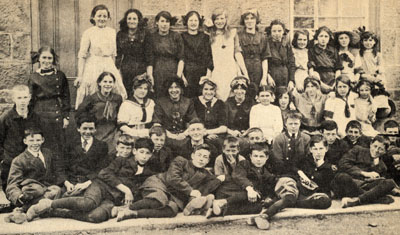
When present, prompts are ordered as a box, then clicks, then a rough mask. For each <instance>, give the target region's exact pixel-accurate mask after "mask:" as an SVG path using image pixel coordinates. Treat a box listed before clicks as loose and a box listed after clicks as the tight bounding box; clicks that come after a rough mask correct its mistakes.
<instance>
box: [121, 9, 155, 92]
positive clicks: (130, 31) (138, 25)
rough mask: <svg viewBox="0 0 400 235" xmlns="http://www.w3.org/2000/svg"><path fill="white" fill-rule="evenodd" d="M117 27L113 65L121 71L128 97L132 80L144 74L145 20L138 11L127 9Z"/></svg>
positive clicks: (146, 37)
mask: <svg viewBox="0 0 400 235" xmlns="http://www.w3.org/2000/svg"><path fill="white" fill-rule="evenodd" d="M119 25H120V29H121V30H120V31H119V32H118V33H117V57H116V59H115V65H116V66H117V68H118V69H119V70H120V71H121V75H122V80H123V82H124V86H125V88H126V90H127V93H128V97H130V96H131V95H132V82H133V79H134V78H135V77H136V76H137V75H140V74H143V73H145V72H146V56H145V51H146V50H147V49H146V47H147V46H148V43H147V42H148V40H147V39H148V35H147V33H146V30H145V27H146V25H147V19H146V18H143V15H142V13H141V12H140V11H139V10H137V9H129V10H127V11H126V12H125V15H124V18H123V19H122V20H121V21H120V22H119Z"/></svg>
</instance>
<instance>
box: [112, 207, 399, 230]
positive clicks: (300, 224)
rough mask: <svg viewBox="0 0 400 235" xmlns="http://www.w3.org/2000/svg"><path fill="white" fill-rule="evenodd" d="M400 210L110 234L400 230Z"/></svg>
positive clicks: (232, 222) (244, 221) (235, 222)
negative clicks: (264, 225) (267, 225)
mask: <svg viewBox="0 0 400 235" xmlns="http://www.w3.org/2000/svg"><path fill="white" fill-rule="evenodd" d="M399 218H400V211H394V212H373V213H361V214H345V215H343V214H342V215H327V216H316V217H309V218H289V219H279V220H275V221H272V223H271V229H270V230H268V231H261V230H258V229H257V228H256V227H251V226H248V225H247V224H246V220H238V221H230V222H225V223H219V224H209V225H195V226H188V225H182V226H181V227H178V228H175V229H170V230H169V229H163V230H159V229H156V230H140V229H137V228H136V230H128V231H126V232H118V233H107V234H113V235H114V234H115V235H117V234H143V235H147V234H174V235H175V234H177V235H203V234H207V235H222V234H230V235H236V234H237V235H243V234H246V235H253V234H254V235H255V234H260V233H261V232H262V233H263V234H285V235H291V234H293V235H298V234H312V235H316V234H324V235H331V234H332V235H336V234H385V235H386V234H399V231H400V223H399Z"/></svg>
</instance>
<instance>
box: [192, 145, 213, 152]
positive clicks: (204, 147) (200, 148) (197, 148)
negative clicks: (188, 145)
mask: <svg viewBox="0 0 400 235" xmlns="http://www.w3.org/2000/svg"><path fill="white" fill-rule="evenodd" d="M202 149H204V150H207V151H208V152H210V153H211V147H210V145H208V144H199V145H197V146H195V147H194V149H193V153H195V152H197V151H199V150H202Z"/></svg>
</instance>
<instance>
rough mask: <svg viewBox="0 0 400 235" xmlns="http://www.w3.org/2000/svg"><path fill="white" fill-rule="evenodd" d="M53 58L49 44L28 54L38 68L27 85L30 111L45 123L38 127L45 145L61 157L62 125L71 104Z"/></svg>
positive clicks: (64, 122) (66, 118) (67, 121)
mask: <svg viewBox="0 0 400 235" xmlns="http://www.w3.org/2000/svg"><path fill="white" fill-rule="evenodd" d="M57 61H58V60H57V55H56V53H55V51H54V49H53V48H50V47H42V48H40V49H39V52H38V53H37V54H35V55H34V56H33V57H32V63H36V62H39V69H38V70H36V72H34V73H33V74H32V75H31V77H30V79H29V81H28V86H29V87H30V89H31V92H32V100H31V102H32V105H33V111H34V112H35V113H36V114H37V115H38V116H39V117H40V119H41V121H42V122H43V124H44V125H45V126H46V128H44V129H43V130H42V131H43V134H44V136H45V138H46V141H45V146H47V147H50V149H51V150H52V151H53V152H54V154H56V155H57V157H60V158H62V157H63V156H62V150H63V144H64V143H65V132H64V129H65V128H67V126H68V125H69V112H70V109H71V104H70V92H69V87H68V81H67V78H66V77H65V74H64V73H63V72H61V71H59V70H57V69H56V65H57Z"/></svg>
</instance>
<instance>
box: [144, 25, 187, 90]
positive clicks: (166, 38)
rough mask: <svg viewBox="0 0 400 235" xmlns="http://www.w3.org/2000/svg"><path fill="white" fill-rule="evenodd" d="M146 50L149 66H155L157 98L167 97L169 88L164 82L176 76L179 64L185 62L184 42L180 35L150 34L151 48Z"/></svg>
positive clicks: (172, 33)
mask: <svg viewBox="0 0 400 235" xmlns="http://www.w3.org/2000/svg"><path fill="white" fill-rule="evenodd" d="M147 49H148V50H146V61H147V65H149V66H153V77H154V89H155V95H156V97H162V96H165V95H166V93H167V90H168V89H167V88H166V87H164V81H165V80H166V79H167V78H168V77H171V76H176V72H177V69H178V62H179V61H180V60H183V57H184V50H183V41H182V37H181V35H180V34H179V33H176V32H173V31H170V32H169V33H168V34H167V35H160V34H159V33H158V31H156V32H154V33H151V34H149V47H148V48H147Z"/></svg>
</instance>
